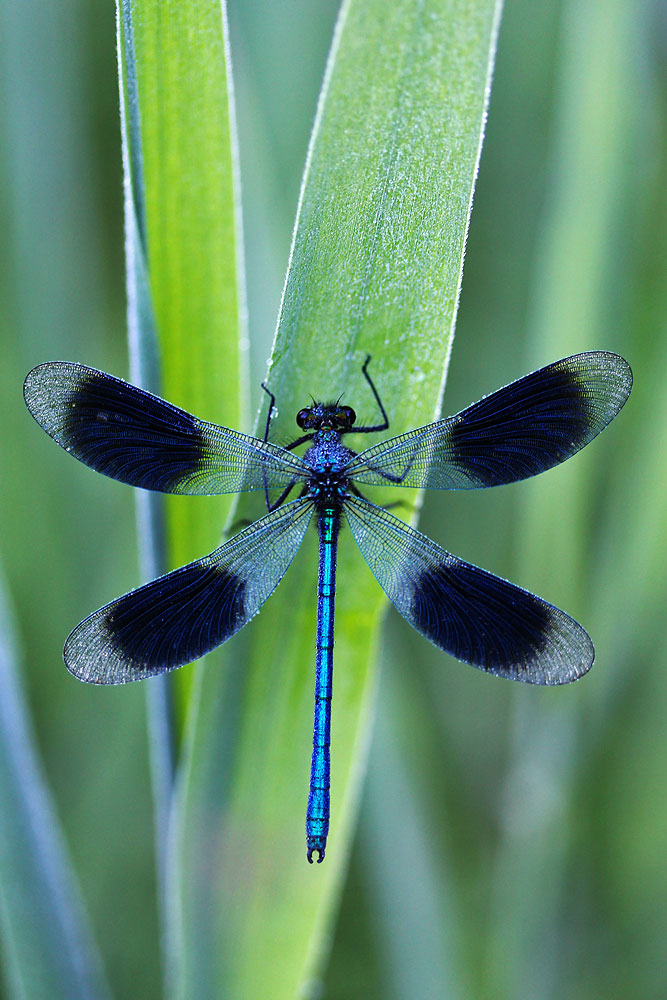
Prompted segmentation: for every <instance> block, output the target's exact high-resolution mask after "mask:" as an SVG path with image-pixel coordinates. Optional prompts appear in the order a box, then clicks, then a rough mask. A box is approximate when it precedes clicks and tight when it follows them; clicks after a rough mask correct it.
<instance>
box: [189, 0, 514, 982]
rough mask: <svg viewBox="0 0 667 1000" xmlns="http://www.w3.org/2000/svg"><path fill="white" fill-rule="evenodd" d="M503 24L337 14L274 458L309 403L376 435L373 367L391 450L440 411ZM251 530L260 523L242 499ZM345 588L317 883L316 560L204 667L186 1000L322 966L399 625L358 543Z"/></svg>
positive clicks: (399, 14)
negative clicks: (386, 617)
mask: <svg viewBox="0 0 667 1000" xmlns="http://www.w3.org/2000/svg"><path fill="white" fill-rule="evenodd" d="M497 17H498V5H496V4H495V3H493V2H490V0H486V2H482V0H476V2H470V3H467V4H465V5H461V4H457V3H454V2H451V0H450V2H443V0H427V2H421V0H420V2H417V0H406V2H404V3H401V4H386V3H385V2H383V0H370V2H369V0H349V2H346V3H344V4H343V7H342V11H341V14H340V18H339V21H338V25H337V29H336V33H335V37H334V42H333V47H332V50H331V54H330V58H329V63H328V66H327V72H326V77H325V82H324V86H323V91H322V95H321V99H320V105H319V109H318V114H317V118H316V122H315V126H314V132H313V137H312V140H311V146H310V150H309V155H308V161H307V165H306V171H305V176H304V182H303V187H302V192H301V198H300V204H299V212H298V218H297V224H296V229H295V234H294V242H293V247H292V253H291V258H290V264H289V269H288V274H287V280H286V285H285V291H284V296H283V301H282V305H281V309H280V315H279V321H278V329H277V334H276V340H275V344H274V350H273V356H272V361H271V366H270V373H269V385H270V388H271V389H272V391H273V392H274V393H275V394H276V397H277V405H278V410H279V414H278V417H277V419H276V421H275V424H274V426H273V428H272V436H273V438H274V440H278V441H281V440H289V439H290V438H291V437H293V436H294V434H295V432H296V427H295V424H294V414H295V412H296V410H297V409H298V408H299V407H301V406H303V405H304V404H307V403H308V400H309V398H310V394H312V395H313V396H315V397H322V396H324V397H327V398H331V397H336V396H338V395H339V394H340V393H342V392H343V391H344V392H345V399H346V401H347V402H349V403H351V404H352V405H353V406H354V407H355V409H356V410H357V413H358V414H359V415H360V418H361V419H363V420H364V421H366V420H372V419H374V416H375V414H376V407H375V404H374V401H373V399H372V396H371V395H370V392H369V390H368V386H367V385H366V384H365V382H364V380H363V378H362V375H361V365H362V363H363V361H364V358H365V356H366V354H371V355H372V358H373V361H372V373H373V376H374V378H375V379H376V382H377V386H378V389H379V391H380V394H381V396H382V397H383V399H384V401H385V403H386V405H387V408H388V410H389V416H390V420H391V431H392V432H394V433H398V432H400V431H402V430H404V429H406V428H407V427H410V426H414V425H416V424H419V423H421V422H426V421H428V420H431V419H433V417H434V416H435V415H436V414H437V413H438V409H439V403H440V397H441V392H442V387H443V381H444V373H445V371H446V365H447V360H448V357H449V352H450V349H451V342H452V334H453V326H454V320H455V314H456V305H457V301H458V294H459V287H460V281H461V268H462V260H463V250H464V245H465V236H466V230H467V225H468V219H469V212H470V205H471V197H472V191H473V186H474V180H475V175H476V169H477V163H478V159H479V153H480V147H481V138H482V131H483V122H484V114H485V108H486V101H487V95H488V89H489V80H490V70H491V64H492V59H493V52H494V46H495V38H496V25H497ZM264 412H265V410H264ZM259 426H261V419H260V421H259V422H258V427H259ZM352 447H354V443H353V444H352ZM373 499H376V496H375V495H374V496H373ZM391 499H396V496H395V495H394V496H393V497H392V498H391ZM379 500H380V502H382V495H381V494H380V496H379ZM241 511H242V513H243V515H244V516H246V515H247V516H254V515H255V514H256V513H257V508H256V507H254V506H253V505H252V504H251V503H249V502H247V501H244V502H243V504H242V505H241ZM338 580H339V585H338V593H337V605H336V614H337V623H336V671H335V680H334V698H333V731H332V823H331V833H330V838H329V846H328V849H327V856H326V860H325V862H324V863H323V864H322V865H314V866H312V867H311V866H309V865H308V864H307V862H306V858H305V837H304V814H305V806H306V797H307V783H308V773H309V763H310V751H311V734H312V710H313V706H312V700H313V665H314V645H315V603H316V602H315V593H316V552H315V546H314V545H313V544H312V541H311V543H310V544H309V543H308V542H307V543H306V544H304V546H303V551H302V552H301V553H300V554H299V555H298V556H297V558H296V560H295V562H294V565H293V566H292V568H291V569H290V571H289V572H288V574H287V576H286V578H285V580H284V581H283V583H282V584H281V586H280V588H279V590H278V592H277V594H276V595H275V596H274V597H273V598H272V599H271V600H270V601H269V602H268V603H267V604H266V606H265V607H264V608H263V610H262V612H261V615H260V616H259V617H258V619H257V620H256V621H255V622H254V623H253V624H252V625H251V626H250V627H249V628H248V629H247V630H245V632H244V633H242V634H241V635H240V636H239V637H238V638H237V639H234V640H232V642H231V643H230V644H229V645H228V647H227V650H226V652H227V656H226V660H225V669H224V670H221V669H219V668H218V667H213V668H211V667H208V666H206V667H205V668H204V672H203V679H202V686H201V697H200V706H199V712H198V715H197V718H196V721H195V724H194V726H193V729H192V744H191V761H190V766H189V769H188V772H187V774H186V776H185V780H184V782H183V785H182V787H181V794H182V799H181V805H180V808H182V810H183V814H182V817H181V820H180V825H179V828H178V831H177V835H176V838H175V841H174V858H175V865H174V867H173V869H172V875H174V877H175V878H176V879H177V886H176V889H175V895H176V896H177V898H176V900H175V904H176V908H175V911H174V936H175V940H176V942H177V947H176V948H175V966H174V984H175V992H176V995H177V996H179V997H188V998H189V997H213V996H218V995H224V996H227V997H250V996H253V997H254V996H271V997H273V998H277V1000H280V998H283V997H284V998H287V997H290V998H291V997H294V996H296V995H298V993H299V991H300V990H302V989H304V988H306V984H307V982H308V978H309V977H310V976H312V975H314V974H316V972H317V970H318V968H319V965H320V963H321V961H322V958H323V956H324V953H325V951H326V941H327V937H326V935H327V930H328V928H329V924H330V918H331V915H332V912H333V908H334V905H335V902H336V899H337V895H338V892H339V888H340V881H341V877H342V875H343V872H344V870H345V862H346V856H347V852H348V850H349V844H350V837H351V833H352V828H353V824H354V819H355V815H356V811H357V807H358V799H359V787H360V779H361V776H362V774H363V770H364V765H365V758H366V748H367V744H368V739H369V726H370V722H371V717H372V711H373V702H374V694H375V688H376V664H375V652H376V649H377V638H378V628H379V625H380V620H381V615H382V611H383V607H384V605H383V600H382V597H381V592H380V590H379V587H378V586H377V584H376V583H375V582H374V580H373V579H372V578H371V576H370V573H369V572H368V570H367V569H366V568H365V567H364V565H363V560H362V559H361V556H360V555H359V553H358V552H356V551H354V545H353V543H352V542H351V540H350V538H348V537H346V536H344V537H343V538H342V539H341V548H340V559H339V577H338ZM369 842H370V843H372V841H369Z"/></svg>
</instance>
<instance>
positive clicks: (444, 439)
mask: <svg viewBox="0 0 667 1000" xmlns="http://www.w3.org/2000/svg"><path fill="white" fill-rule="evenodd" d="M631 388H632V371H631V369H630V366H629V365H628V363H627V361H625V360H624V359H623V358H621V357H620V356H619V355H618V354H609V353H606V352H604V351H591V352H588V353H586V354H575V355H574V356H573V357H571V358H564V359H563V360H562V361H556V362H555V363H554V364H552V365H547V367H546V368H541V369H540V370H539V371H536V372H533V373H532V374H531V375H526V376H525V377H524V378H521V379H519V380H518V381H517V382H512V383H511V384H510V385H507V386H505V387H504V388H503V389H499V390H498V391H497V392H493V393H491V395H490V396H485V397H484V398H483V399H480V400H479V402H477V403H473V404H472V406H469V407H467V409H465V410H462V411H461V412H460V413H458V414H457V415H456V416H454V417H448V418H447V419H446V420H440V421H438V422H437V423H434V424H429V425H427V426H426V427H420V428H418V429H417V430H414V431H408V432H407V433H406V434H401V435H399V436H398V437H395V438H391V439H390V440H389V441H384V442H382V443H381V444H377V445H374V446H373V447H372V448H367V449H366V450H365V451H362V452H361V453H360V454H359V455H357V457H356V458H354V459H353V460H352V461H351V462H350V465H349V466H348V468H347V470H346V472H347V474H348V475H349V476H350V477H352V478H353V479H354V481H355V482H356V483H359V484H369V485H375V486H392V485H393V486H410V487H428V488H431V489H441V490H463V489H473V488H476V487H480V486H500V485H501V484H503V483H512V482H516V481H517V480H519V479H526V478H527V477H528V476H535V475H537V473H539V472H545V471H546V470H547V469H551V468H552V467H553V466H554V465H558V464H559V462H564V461H565V459H566V458H570V456H571V455H574V454H575V453H576V452H578V451H579V450H580V449H581V448H583V447H584V445H587V444H588V443H589V441H592V440H593V438H594V437H595V436H596V435H597V434H599V433H600V431H601V430H603V429H604V428H605V427H606V426H607V424H608V423H609V422H610V421H611V420H613V418H614V417H615V416H616V414H617V413H618V412H619V410H620V409H621V407H622V406H623V404H624V403H625V401H626V399H627V398H628V396H629V395H630V390H631Z"/></svg>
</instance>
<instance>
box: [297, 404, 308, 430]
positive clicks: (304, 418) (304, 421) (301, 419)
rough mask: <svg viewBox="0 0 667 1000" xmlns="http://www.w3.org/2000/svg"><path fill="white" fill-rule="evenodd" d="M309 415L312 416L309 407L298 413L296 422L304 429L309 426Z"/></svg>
mask: <svg viewBox="0 0 667 1000" xmlns="http://www.w3.org/2000/svg"><path fill="white" fill-rule="evenodd" d="M309 417H310V410H308V409H305V410H299V412H298V413H297V415H296V422H297V424H298V425H299V427H300V428H301V430H302V431H305V429H306V428H307V426H308V419H309Z"/></svg>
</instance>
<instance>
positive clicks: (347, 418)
mask: <svg viewBox="0 0 667 1000" xmlns="http://www.w3.org/2000/svg"><path fill="white" fill-rule="evenodd" d="M356 419H357V415H356V413H355V412H354V410H353V409H352V407H351V406H340V405H339V403H313V405H312V406H307V407H305V408H304V409H303V410H299V412H298V413H297V415H296V422H297V424H298V425H299V427H300V428H301V430H304V431H325V430H328V431H337V432H338V433H339V434H344V433H345V432H346V431H350V430H352V426H353V424H354V422H355V420H356Z"/></svg>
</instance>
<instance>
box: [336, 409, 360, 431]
mask: <svg viewBox="0 0 667 1000" xmlns="http://www.w3.org/2000/svg"><path fill="white" fill-rule="evenodd" d="M340 409H341V414H342V418H343V422H344V423H345V424H347V426H348V427H351V426H352V424H353V423H354V421H355V420H356V419H357V415H356V413H355V412H354V410H353V409H352V407H351V406H341V408H340Z"/></svg>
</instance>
